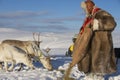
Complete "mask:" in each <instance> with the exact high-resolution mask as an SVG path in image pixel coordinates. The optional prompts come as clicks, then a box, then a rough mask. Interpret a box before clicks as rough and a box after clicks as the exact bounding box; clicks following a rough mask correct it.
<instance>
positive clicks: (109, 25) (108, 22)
mask: <svg viewBox="0 0 120 80" xmlns="http://www.w3.org/2000/svg"><path fill="white" fill-rule="evenodd" d="M95 19H97V20H98V22H99V30H110V31H112V30H114V28H115V27H116V22H115V20H114V18H113V17H112V15H111V14H109V13H107V12H106V11H103V10H101V11H99V12H98V13H96V15H95Z"/></svg>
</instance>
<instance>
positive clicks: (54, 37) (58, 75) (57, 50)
mask: <svg viewBox="0 0 120 80" xmlns="http://www.w3.org/2000/svg"><path fill="white" fill-rule="evenodd" d="M74 34H75V33H50V32H49V33H47V32H46V33H45V32H42V33H41V34H40V40H42V41H43V42H42V43H41V45H40V47H41V49H45V48H47V47H49V48H51V51H50V52H49V55H50V56H51V63H52V65H53V68H54V70H53V71H48V70H47V69H45V68H44V67H43V66H42V64H41V63H39V62H34V63H33V64H34V66H35V67H36V68H35V69H34V70H29V69H28V68H27V67H24V69H23V70H22V71H16V69H17V68H18V67H17V66H16V67H15V68H14V71H13V72H5V71H3V70H1V71H0V80H63V79H62V78H63V77H64V72H63V71H62V70H66V69H67V68H68V65H69V62H71V60H72V59H71V57H66V56H65V52H66V51H67V48H68V47H69V45H70V44H71V43H72V37H73V36H74ZM116 38H118V37H114V41H115V40H116ZM5 39H18V40H34V39H33V35H32V32H25V31H19V30H15V29H8V28H7V29H6V28H1V29H0V41H2V40H5ZM118 43H119V42H114V44H115V46H116V47H120V46H119V44H118ZM117 66H118V70H117V72H116V73H114V74H109V75H106V76H104V78H102V79H101V78H100V77H98V76H86V75H85V74H84V73H83V72H80V71H78V69H77V67H76V66H75V67H74V68H73V69H72V71H71V74H70V77H72V78H74V79H75V80H120V60H119V62H118V64H117Z"/></svg>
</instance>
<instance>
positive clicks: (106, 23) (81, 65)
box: [70, 0, 116, 75]
mask: <svg viewBox="0 0 120 80" xmlns="http://www.w3.org/2000/svg"><path fill="white" fill-rule="evenodd" d="M81 7H82V8H83V9H84V11H85V12H86V18H85V21H84V23H83V25H82V27H81V29H80V32H79V35H78V38H77V40H76V42H75V45H74V50H73V57H72V62H71V64H70V66H71V67H73V66H74V65H75V64H77V65H78V69H79V70H80V71H83V72H85V73H95V74H99V73H100V75H104V74H109V73H113V72H115V71H116V64H115V55H114V50H113V41H112V35H111V33H112V31H113V30H114V28H115V26H116V22H115V20H114V18H113V17H112V15H111V14H109V13H108V12H106V11H105V10H102V9H100V8H97V7H96V6H95V4H94V2H93V1H90V0H87V1H85V2H82V3H81Z"/></svg>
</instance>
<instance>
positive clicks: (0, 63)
mask: <svg viewBox="0 0 120 80" xmlns="http://www.w3.org/2000/svg"><path fill="white" fill-rule="evenodd" d="M2 69H3V67H2V62H0V70H2Z"/></svg>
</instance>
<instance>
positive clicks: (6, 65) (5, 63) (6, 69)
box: [4, 62, 8, 71]
mask: <svg viewBox="0 0 120 80" xmlns="http://www.w3.org/2000/svg"><path fill="white" fill-rule="evenodd" d="M4 66H5V71H8V63H7V62H4Z"/></svg>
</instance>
